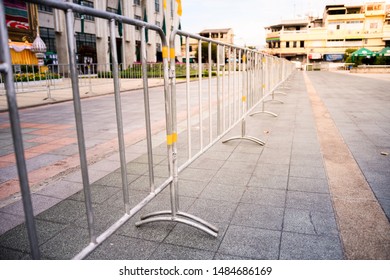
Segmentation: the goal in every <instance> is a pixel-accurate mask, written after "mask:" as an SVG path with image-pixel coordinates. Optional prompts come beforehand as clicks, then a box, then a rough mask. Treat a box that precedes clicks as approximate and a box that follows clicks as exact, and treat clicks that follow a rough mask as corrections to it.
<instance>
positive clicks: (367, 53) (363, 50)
mask: <svg viewBox="0 0 390 280" xmlns="http://www.w3.org/2000/svg"><path fill="white" fill-rule="evenodd" d="M373 54H374V52H373V51H370V50H369V49H366V48H361V49H358V50H357V51H355V52H353V53H352V54H351V55H352V57H356V56H366V57H367V56H368V57H370V56H372V55H373Z"/></svg>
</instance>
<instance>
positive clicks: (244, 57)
mask: <svg viewBox="0 0 390 280" xmlns="http://www.w3.org/2000/svg"><path fill="white" fill-rule="evenodd" d="M245 61H246V56H245V54H244V55H243V56H242V62H245Z"/></svg>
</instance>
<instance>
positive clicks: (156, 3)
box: [154, 0, 160, 13]
mask: <svg viewBox="0 0 390 280" xmlns="http://www.w3.org/2000/svg"><path fill="white" fill-rule="evenodd" d="M154 10H155V11H156V13H159V12H160V0H154Z"/></svg>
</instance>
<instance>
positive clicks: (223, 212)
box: [188, 199, 237, 223]
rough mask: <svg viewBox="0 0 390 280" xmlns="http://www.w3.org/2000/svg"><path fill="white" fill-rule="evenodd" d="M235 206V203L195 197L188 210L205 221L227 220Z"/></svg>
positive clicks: (221, 221)
mask: <svg viewBox="0 0 390 280" xmlns="http://www.w3.org/2000/svg"><path fill="white" fill-rule="evenodd" d="M236 207H237V204H236V203H232V202H227V201H218V200H210V199H197V200H196V201H195V202H194V204H193V205H192V206H191V207H190V209H189V210H188V213H189V214H192V215H195V216H198V217H199V218H201V219H203V220H205V221H207V222H211V223H212V222H220V223H223V222H228V221H229V220H230V219H231V218H232V216H233V213H234V211H235V209H236Z"/></svg>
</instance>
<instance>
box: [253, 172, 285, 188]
mask: <svg viewBox="0 0 390 280" xmlns="http://www.w3.org/2000/svg"><path fill="white" fill-rule="evenodd" d="M248 186H249V187H254V188H269V189H280V190H285V189H287V176H271V175H261V176H258V175H253V176H252V177H251V178H250V181H249V183H248Z"/></svg>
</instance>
